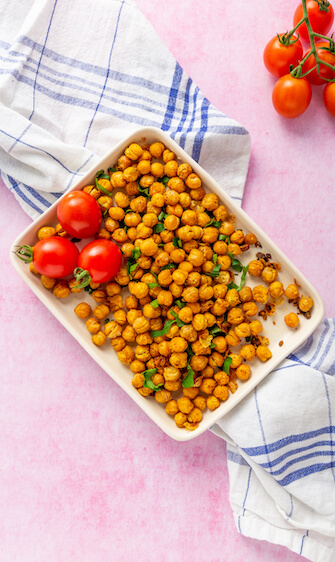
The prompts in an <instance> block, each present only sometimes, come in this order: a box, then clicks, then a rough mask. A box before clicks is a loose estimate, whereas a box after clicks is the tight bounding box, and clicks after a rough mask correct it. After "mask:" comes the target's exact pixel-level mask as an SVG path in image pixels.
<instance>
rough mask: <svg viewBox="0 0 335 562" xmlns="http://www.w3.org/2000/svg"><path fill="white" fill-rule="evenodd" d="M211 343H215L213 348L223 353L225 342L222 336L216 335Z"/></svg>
mask: <svg viewBox="0 0 335 562" xmlns="http://www.w3.org/2000/svg"><path fill="white" fill-rule="evenodd" d="M212 343H213V344H214V345H215V348H214V349H215V350H216V351H218V352H219V353H224V352H225V351H226V349H227V342H226V340H225V338H224V337H223V336H216V338H214V339H213V341H212Z"/></svg>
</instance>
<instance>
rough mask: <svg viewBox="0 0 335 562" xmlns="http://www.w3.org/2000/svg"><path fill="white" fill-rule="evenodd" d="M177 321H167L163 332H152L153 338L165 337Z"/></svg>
mask: <svg viewBox="0 0 335 562" xmlns="http://www.w3.org/2000/svg"><path fill="white" fill-rule="evenodd" d="M174 322H175V320H167V321H166V322H165V324H164V327H163V329H162V330H154V331H153V332H151V337H152V338H160V337H161V336H165V335H166V334H168V333H169V331H170V328H171V326H172V324H174Z"/></svg>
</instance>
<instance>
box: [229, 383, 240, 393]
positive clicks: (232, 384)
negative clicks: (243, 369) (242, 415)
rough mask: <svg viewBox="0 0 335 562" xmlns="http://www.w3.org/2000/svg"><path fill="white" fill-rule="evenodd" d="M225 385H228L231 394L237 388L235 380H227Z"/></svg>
mask: <svg viewBox="0 0 335 562" xmlns="http://www.w3.org/2000/svg"><path fill="white" fill-rule="evenodd" d="M227 386H228V387H229V390H230V392H231V393H232V394H234V393H235V392H236V390H237V389H238V385H237V382H236V381H229V383H228V384H227Z"/></svg>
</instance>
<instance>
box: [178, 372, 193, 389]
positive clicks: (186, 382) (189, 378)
mask: <svg viewBox="0 0 335 562" xmlns="http://www.w3.org/2000/svg"><path fill="white" fill-rule="evenodd" d="M181 385H182V387H183V388H191V387H192V386H193V385H194V371H193V369H188V371H187V375H186V377H185V378H184V379H183V380H182V381H181Z"/></svg>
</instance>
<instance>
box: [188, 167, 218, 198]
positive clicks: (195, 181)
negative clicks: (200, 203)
mask: <svg viewBox="0 0 335 562" xmlns="http://www.w3.org/2000/svg"><path fill="white" fill-rule="evenodd" d="M185 183H186V185H187V187H189V188H190V189H192V190H193V191H194V190H195V189H198V188H199V187H201V179H200V178H199V176H198V175H197V174H195V173H194V172H192V173H191V174H189V175H188V176H187V178H186V181H185ZM204 194H205V192H204ZM213 195H214V194H213ZM191 197H192V195H191ZM202 197H203V196H202ZM202 197H201V199H202ZM193 199H194V197H193ZM199 200H200V199H199Z"/></svg>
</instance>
